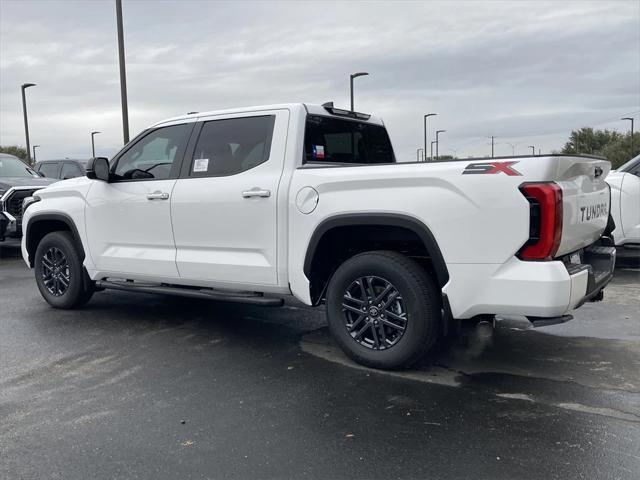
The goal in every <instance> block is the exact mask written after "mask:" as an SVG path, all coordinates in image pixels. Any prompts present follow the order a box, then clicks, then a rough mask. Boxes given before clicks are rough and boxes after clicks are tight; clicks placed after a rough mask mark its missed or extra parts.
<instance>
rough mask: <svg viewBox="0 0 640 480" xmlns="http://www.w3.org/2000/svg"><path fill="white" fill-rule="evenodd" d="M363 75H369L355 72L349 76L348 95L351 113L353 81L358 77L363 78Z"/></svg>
mask: <svg viewBox="0 0 640 480" xmlns="http://www.w3.org/2000/svg"><path fill="white" fill-rule="evenodd" d="M365 75H369V73H367V72H357V73H352V74H351V75H349V93H350V96H351V111H352V112H353V111H354V109H353V108H354V107H353V79H354V78H358V77H364V76H365Z"/></svg>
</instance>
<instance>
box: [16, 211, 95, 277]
mask: <svg viewBox="0 0 640 480" xmlns="http://www.w3.org/2000/svg"><path fill="white" fill-rule="evenodd" d="M47 220H55V221H58V222H62V223H64V224H65V225H66V226H67V227H69V230H71V235H72V236H73V239H74V241H75V243H76V246H77V247H78V249H79V251H80V255H81V257H82V259H84V257H85V252H84V246H83V245H82V240H81V238H80V234H79V233H78V228H77V227H76V224H75V223H74V222H73V219H72V218H71V217H70V216H69V215H67V214H66V213H36V214H34V215H33V216H32V217H31V218H29V223H28V224H27V225H26V226H25V225H23V235H24V237H25V243H26V247H27V252H28V254H29V262H30V263H31V265H33V259H32V256H33V254H34V253H35V249H32V245H30V243H29V230H30V229H31V227H32V226H33V225H34V224H36V223H38V222H42V221H47ZM36 248H37V247H36Z"/></svg>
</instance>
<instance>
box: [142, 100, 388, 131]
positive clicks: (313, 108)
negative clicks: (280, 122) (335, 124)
mask: <svg viewBox="0 0 640 480" xmlns="http://www.w3.org/2000/svg"><path fill="white" fill-rule="evenodd" d="M325 105H326V104H325ZM337 108H338V107H336V109H337ZM268 110H290V111H293V112H295V111H300V110H306V112H307V113H309V114H311V115H323V116H327V117H335V118H347V117H345V116H344V115H334V114H333V113H331V112H330V111H329V110H328V109H327V108H326V107H324V106H323V105H317V104H309V103H281V104H275V105H258V106H253V107H240V108H228V109H223V110H210V111H207V112H193V113H188V114H186V115H180V116H178V117H172V118H168V119H166V120H162V121H160V122H157V123H155V124H153V125H151V127H150V128H153V127H157V126H160V125H162V124H165V123H173V122H177V121H180V120H187V119H194V118H195V119H199V118H204V117H212V116H216V115H233V114H237V113H253V112H264V111H268ZM343 111H345V112H346V111H347V110H346V109H344V110H343ZM354 120H357V121H359V122H365V123H372V124H375V125H384V122H383V121H382V119H381V118H379V117H376V116H374V115H371V116H369V118H367V119H364V118H356V119H354Z"/></svg>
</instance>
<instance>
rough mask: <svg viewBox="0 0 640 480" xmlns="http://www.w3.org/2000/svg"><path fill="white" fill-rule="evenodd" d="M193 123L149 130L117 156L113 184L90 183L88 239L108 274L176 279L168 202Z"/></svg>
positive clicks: (113, 169) (105, 272) (98, 265)
mask: <svg viewBox="0 0 640 480" xmlns="http://www.w3.org/2000/svg"><path fill="white" fill-rule="evenodd" d="M193 125H194V124H193V123H183V124H178V125H170V126H164V127H160V128H156V129H153V130H150V131H148V132H146V133H145V134H144V135H143V136H142V137H141V138H140V139H138V140H137V141H135V142H133V143H132V145H130V146H129V147H128V148H127V149H126V150H125V151H124V152H123V153H121V154H120V155H119V156H117V157H116V158H115V159H114V163H113V165H112V167H111V177H112V179H111V181H110V182H109V183H106V182H100V181H96V182H94V183H93V185H92V186H91V189H90V190H89V193H88V195H87V209H86V213H85V218H86V228H87V238H88V241H89V250H90V253H91V257H92V259H93V262H94V263H95V265H96V267H97V269H98V270H100V271H101V272H102V273H104V274H105V276H107V275H109V276H112V277H123V278H129V277H130V276H133V275H135V277H136V278H140V277H143V278H144V277H150V278H151V277H178V271H177V268H176V262H175V254H176V250H175V244H174V238H173V230H172V228H171V211H170V204H171V195H172V193H173V188H174V186H175V183H176V178H177V177H178V173H179V171H180V163H181V160H182V157H183V156H184V151H185V149H186V145H187V141H188V139H189V135H190V132H191V130H192V129H193Z"/></svg>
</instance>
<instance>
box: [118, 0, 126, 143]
mask: <svg viewBox="0 0 640 480" xmlns="http://www.w3.org/2000/svg"><path fill="white" fill-rule="evenodd" d="M116 22H117V24H118V62H119V64H120V101H121V103H122V136H123V138H124V143H125V144H127V143H129V107H128V106H127V70H126V68H125V63H124V28H123V26H122V0H116Z"/></svg>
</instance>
